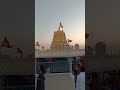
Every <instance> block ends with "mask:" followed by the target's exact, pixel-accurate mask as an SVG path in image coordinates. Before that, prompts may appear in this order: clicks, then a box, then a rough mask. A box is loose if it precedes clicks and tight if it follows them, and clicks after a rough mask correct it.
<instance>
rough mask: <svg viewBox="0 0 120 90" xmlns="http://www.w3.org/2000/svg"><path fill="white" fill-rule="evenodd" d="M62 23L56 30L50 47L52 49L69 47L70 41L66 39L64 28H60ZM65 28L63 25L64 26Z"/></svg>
mask: <svg viewBox="0 0 120 90" xmlns="http://www.w3.org/2000/svg"><path fill="white" fill-rule="evenodd" d="M60 27H61V23H60V25H59V27H58V30H57V31H54V35H53V40H52V44H51V47H50V49H51V50H52V51H58V50H67V49H69V45H68V42H67V40H66V35H65V33H64V31H63V30H61V29H60ZM62 28H63V26H62Z"/></svg>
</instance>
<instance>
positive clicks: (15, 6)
mask: <svg viewBox="0 0 120 90" xmlns="http://www.w3.org/2000/svg"><path fill="white" fill-rule="evenodd" d="M34 23H35V2H34V0H0V45H1V43H2V41H3V39H4V38H5V36H6V37H7V39H8V40H9V42H10V44H11V45H15V46H14V47H13V48H12V49H11V50H13V51H16V49H17V48H20V49H21V50H22V51H23V55H25V54H31V53H33V52H34V47H35V46H34V43H35V24H34Z"/></svg>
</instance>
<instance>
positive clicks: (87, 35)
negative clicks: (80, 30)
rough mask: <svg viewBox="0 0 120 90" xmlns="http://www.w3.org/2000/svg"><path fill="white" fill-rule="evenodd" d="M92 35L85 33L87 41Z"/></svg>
mask: <svg viewBox="0 0 120 90" xmlns="http://www.w3.org/2000/svg"><path fill="white" fill-rule="evenodd" d="M91 34H93V33H90V34H87V33H85V39H87V38H88V37H89V36H90V35H91Z"/></svg>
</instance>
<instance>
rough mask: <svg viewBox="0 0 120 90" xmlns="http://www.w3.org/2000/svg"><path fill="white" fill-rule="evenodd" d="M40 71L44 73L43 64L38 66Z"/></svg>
mask: <svg viewBox="0 0 120 90" xmlns="http://www.w3.org/2000/svg"><path fill="white" fill-rule="evenodd" d="M40 71H41V72H43V73H45V66H44V65H43V64H41V65H40Z"/></svg>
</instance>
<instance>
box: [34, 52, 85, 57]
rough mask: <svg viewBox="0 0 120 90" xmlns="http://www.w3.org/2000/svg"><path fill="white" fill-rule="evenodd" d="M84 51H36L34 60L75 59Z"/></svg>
mask: <svg viewBox="0 0 120 90" xmlns="http://www.w3.org/2000/svg"><path fill="white" fill-rule="evenodd" d="M84 54H85V51H84V50H66V51H36V52H35V57H36V58H52V57H76V56H83V55H84Z"/></svg>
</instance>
